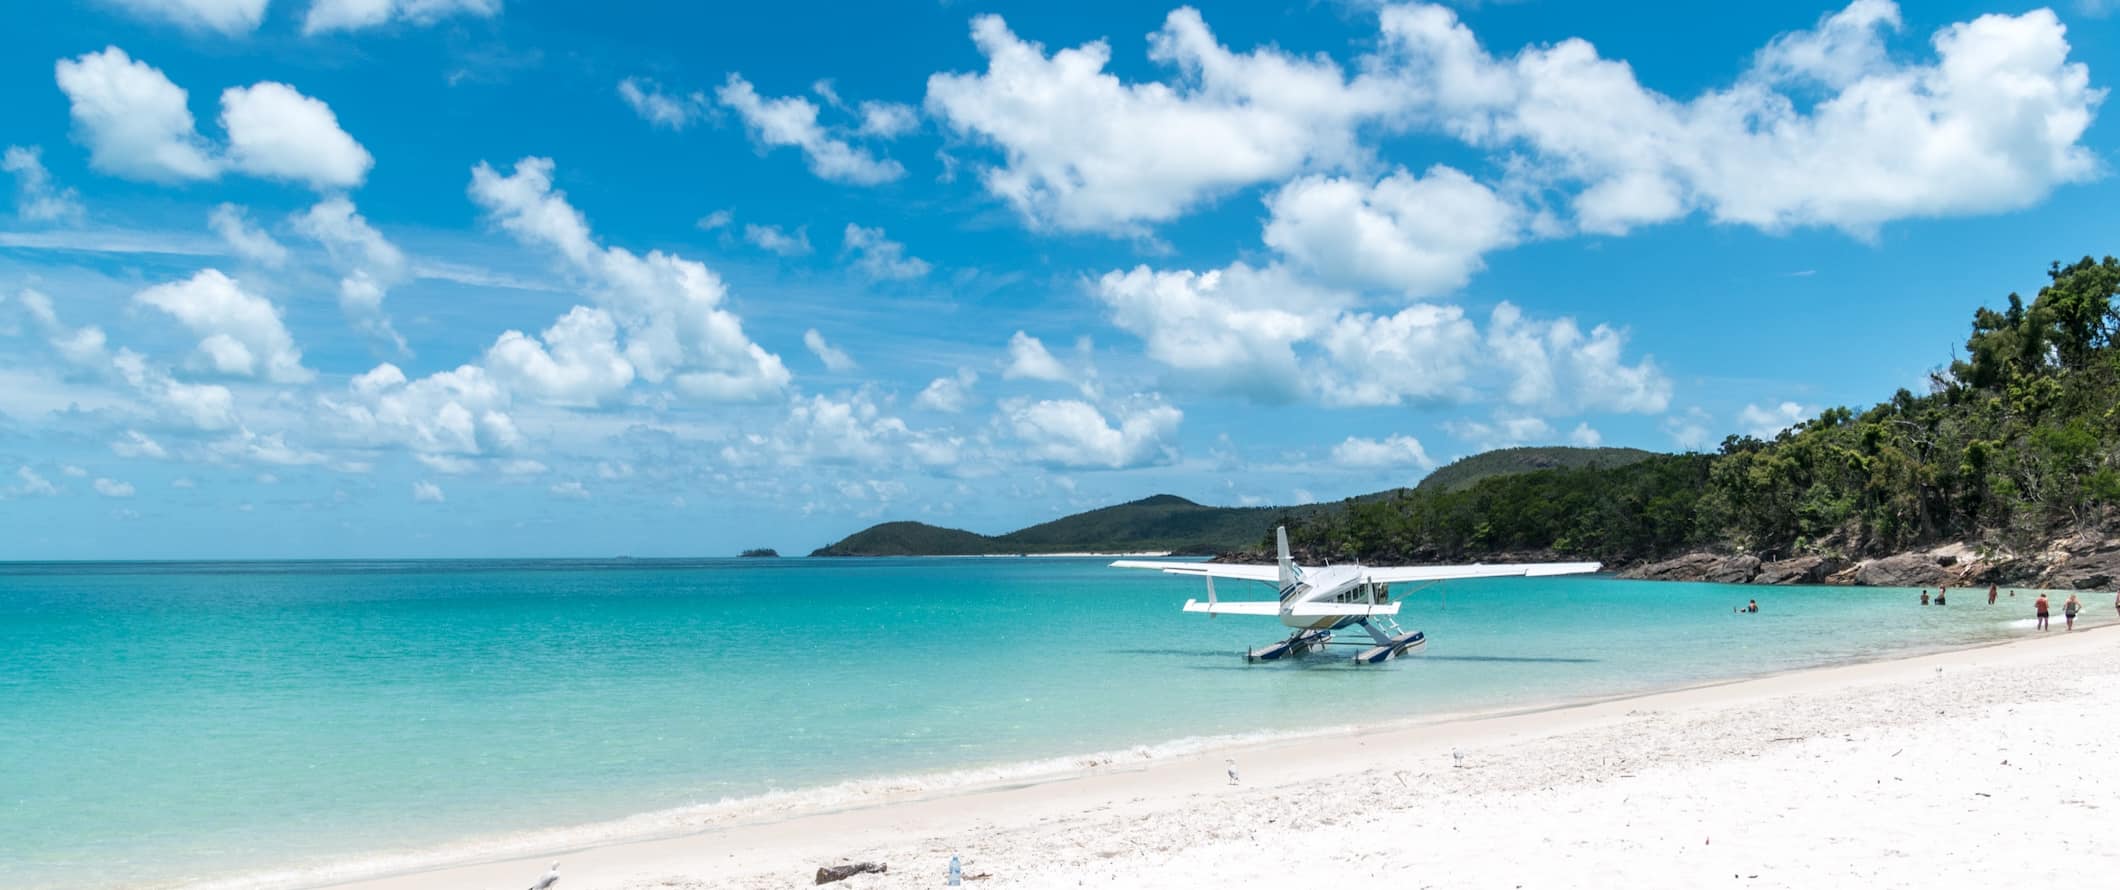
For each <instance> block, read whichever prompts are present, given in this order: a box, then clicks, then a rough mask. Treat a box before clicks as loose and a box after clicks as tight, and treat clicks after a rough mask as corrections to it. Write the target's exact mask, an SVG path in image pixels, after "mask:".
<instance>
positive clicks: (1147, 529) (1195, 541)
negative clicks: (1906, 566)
mask: <svg viewBox="0 0 2120 890" xmlns="http://www.w3.org/2000/svg"><path fill="white" fill-rule="evenodd" d="M1649 454H1650V452H1646V451H1636V450H1634V449H1631V448H1510V449H1504V450H1502V451H1496V452H1489V453H1488V454H1484V455H1473V456H1472V457H1468V458H1465V459H1463V460H1459V461H1457V462H1455V463H1452V464H1451V465H1450V466H1448V467H1444V468H1443V469H1441V470H1437V471H1436V472H1437V473H1438V474H1442V473H1451V474H1454V477H1455V478H1459V479H1464V480H1468V482H1467V484H1469V480H1471V479H1474V478H1488V477H1492V476H1499V475H1507V474H1510V473H1523V472H1531V471H1534V470H1538V469H1542V468H1548V467H1574V466H1619V465H1622V464H1625V463H1628V462H1631V461H1636V460H1640V459H1641V458H1642V457H1646V456H1648V455H1649ZM1490 457H1491V458H1492V459H1489V458H1490ZM1427 486H1428V483H1427V482H1425V481H1424V482H1423V483H1422V487H1423V488H1426V487H1427ZM1408 491H1410V490H1409V489H1393V490H1390V491H1380V492H1377V493H1375V494H1367V495H1362V496H1361V497H1357V498H1350V499H1348V500H1346V501H1341V502H1338V503H1332V504H1305V505H1302V506H1295V507H1212V506H1207V505H1205V504H1198V503H1194V502H1193V501H1189V500H1186V499H1185V498H1181V497H1178V496H1177V495H1170V494H1159V495H1155V496H1153V497H1146V498H1142V499H1141V500H1138V501H1130V502H1127V503H1124V504H1117V505H1114V506H1110V507H1103V508H1100V509H1096V510H1091V511H1088V512H1086V513H1077V514H1075V515H1073V516H1064V517H1061V518H1059V519H1055V520H1053V521H1051V522H1043V523H1039V524H1037V525H1034V526H1031V527H1029V528H1024V529H1018V530H1016V531H1013V532H1009V533H1007V534H1004V535H991V536H989V535H981V534H977V533H974V532H968V531H960V530H958V529H949V528H939V527H936V526H932V525H927V524H924V523H919V522H886V523H884V524H882V525H877V526H872V527H870V528H867V529H864V530H862V531H860V532H856V533H855V534H853V535H850V536H848V537H847V538H845V539H844V540H841V541H839V542H837V543H834V544H832V545H830V546H827V547H821V548H818V550H817V551H816V552H814V553H812V554H811V555H812V556H922V555H925V556H956V555H973V554H989V553H1003V554H1006V553H1081V552H1099V553H1110V552H1116V551H1149V550H1163V551H1170V552H1173V553H1187V554H1214V553H1227V552H1231V551H1237V550H1255V549H1258V548H1260V547H1261V546H1262V542H1265V541H1266V540H1267V539H1268V538H1270V537H1271V536H1272V534H1273V527H1274V526H1275V525H1276V524H1279V523H1290V524H1293V523H1295V522H1299V521H1301V520H1303V519H1304V518H1306V517H1312V516H1317V515H1320V514H1326V513H1334V512H1338V511H1343V510H1346V509H1348V508H1349V506H1350V505H1356V504H1363V503H1368V502H1372V501H1380V500H1389V499H1393V498H1399V497H1403V496H1405V495H1406V494H1407V492H1408Z"/></svg>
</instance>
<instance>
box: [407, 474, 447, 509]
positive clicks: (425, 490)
mask: <svg viewBox="0 0 2120 890" xmlns="http://www.w3.org/2000/svg"><path fill="white" fill-rule="evenodd" d="M443 500H445V498H444V496H443V494H442V487H441V486H439V485H436V484H434V483H432V482H428V481H425V480H422V481H419V482H414V483H412V502H413V503H416V504H439V503H441V502H442V501H443Z"/></svg>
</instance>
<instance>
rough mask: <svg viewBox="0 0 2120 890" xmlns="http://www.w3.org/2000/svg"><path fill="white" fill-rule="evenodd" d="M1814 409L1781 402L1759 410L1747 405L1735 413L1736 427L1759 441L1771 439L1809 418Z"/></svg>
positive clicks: (1756, 406) (1755, 406) (1754, 406)
mask: <svg viewBox="0 0 2120 890" xmlns="http://www.w3.org/2000/svg"><path fill="white" fill-rule="evenodd" d="M1815 411H1816V409H1813V408H1809V407H1806V406H1803V405H1799V404H1797V403H1795V402H1782V403H1781V404H1778V405H1772V406H1769V407H1766V408H1761V407H1759V406H1758V405H1751V404H1748V405H1746V406H1745V407H1744V410H1741V411H1739V412H1737V425H1738V426H1739V427H1740V428H1742V429H1743V430H1744V431H1745V434H1746V435H1749V436H1753V437H1756V438H1760V439H1772V438H1774V437H1775V436H1777V435H1780V434H1781V431H1782V430H1785V429H1788V428H1789V427H1792V426H1795V425H1797V424H1799V423H1802V422H1803V421H1805V420H1807V419H1809V418H1810V416H1811V415H1812V414H1813V413H1815Z"/></svg>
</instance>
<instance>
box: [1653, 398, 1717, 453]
mask: <svg viewBox="0 0 2120 890" xmlns="http://www.w3.org/2000/svg"><path fill="white" fill-rule="evenodd" d="M1708 423H1709V417H1708V412H1706V411H1702V410H1701V409H1700V408H1698V407H1691V408H1687V409H1686V410H1685V411H1682V412H1678V413H1674V414H1669V415H1666V416H1665V417H1664V419H1663V421H1662V422H1661V423H1660V424H1658V426H1660V427H1662V428H1663V431H1664V434H1665V435H1668V436H1670V437H1671V441H1672V443H1673V444H1675V445H1677V446H1678V447H1680V448H1683V449H1685V450H1687V451H1699V450H1701V449H1703V448H1706V447H1707V446H1708V442H1709V437H1710V436H1711V435H1713V434H1712V433H1710V432H1709V431H1708Z"/></svg>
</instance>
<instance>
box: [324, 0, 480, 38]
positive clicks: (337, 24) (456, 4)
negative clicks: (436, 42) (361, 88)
mask: <svg viewBox="0 0 2120 890" xmlns="http://www.w3.org/2000/svg"><path fill="white" fill-rule="evenodd" d="M500 11H501V0H311V2H310V4H309V14H308V15H307V16H304V17H303V19H302V33H304V34H321V33H325V32H327V31H355V30H359V29H362V28H373V27H376V26H378V25H384V24H388V23H390V22H394V21H401V22H410V23H412V24H415V25H427V24H432V23H434V22H435V21H438V20H440V19H443V18H446V17H448V16H453V15H471V16H478V17H481V18H492V17H494V16H496V15H499V14H500Z"/></svg>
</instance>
